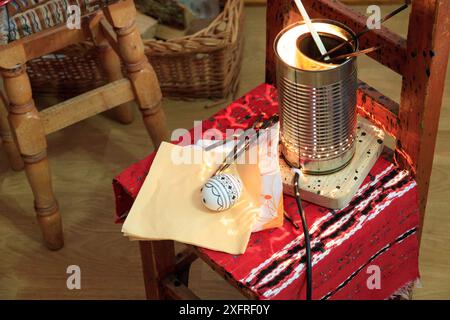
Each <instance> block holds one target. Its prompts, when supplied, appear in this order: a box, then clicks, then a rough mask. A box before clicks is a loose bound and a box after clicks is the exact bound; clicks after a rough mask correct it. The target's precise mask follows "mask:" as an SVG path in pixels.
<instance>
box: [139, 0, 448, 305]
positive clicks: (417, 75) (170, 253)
mask: <svg viewBox="0 0 450 320" xmlns="http://www.w3.org/2000/svg"><path fill="white" fill-rule="evenodd" d="M303 3H304V4H305V6H306V7H307V9H308V11H309V12H310V13H311V15H312V16H313V17H326V18H329V19H334V20H337V21H339V22H342V23H344V24H346V25H348V26H350V27H351V28H352V29H354V30H355V31H356V32H359V31H361V30H362V29H364V28H365V26H366V19H367V18H366V17H365V16H363V15H361V14H358V13H356V12H354V11H352V10H350V9H349V8H347V7H346V6H345V5H343V4H342V3H340V2H339V1H336V0H303ZM449 14H450V1H448V0H429V1H419V0H417V1H413V2H412V11H411V15H410V19H409V30H408V38H407V39H403V38H402V37H400V36H398V35H397V34H394V33H393V32H391V31H389V30H388V29H386V28H385V27H383V28H382V29H381V30H373V31H371V32H369V33H368V34H366V35H365V36H364V37H362V39H361V42H360V46H361V49H365V48H369V47H372V46H381V50H380V51H379V52H377V53H372V54H371V55H370V56H371V57H372V58H374V59H375V60H377V61H378V62H380V63H382V64H383V65H385V66H387V67H389V68H390V69H392V70H393V71H395V72H397V73H398V74H401V75H402V76H403V86H402V95H401V102H400V104H397V103H395V102H394V101H392V100H390V99H389V98H387V97H385V96H383V95H382V94H381V93H379V92H377V91H376V90H374V89H373V88H369V87H368V86H367V85H365V84H363V83H360V88H359V89H358V112H359V114H360V115H361V116H364V117H366V118H368V119H370V120H371V121H372V122H373V123H375V124H376V125H378V126H379V127H381V128H383V129H384V130H385V131H386V132H387V133H388V134H389V135H391V136H393V137H395V138H396V139H397V147H396V150H395V159H394V160H395V162H396V163H397V164H399V165H400V167H401V168H407V169H409V170H410V172H411V173H412V174H413V176H414V177H415V179H416V181H417V183H418V188H419V196H420V217H421V221H420V227H421V226H422V224H423V218H424V213H425V207H426V202H427V194H428V187H429V181H430V175H431V168H432V163H433V157H434V148H435V142H436V134H437V129H438V120H439V113H440V109H441V103H442V96H443V89H444V81H445V70H446V69H447V63H448V58H449V50H450V33H449V32H448V30H449V29H450V20H449V19H448V15H449ZM299 19H300V16H299V13H298V11H297V10H296V9H295V8H294V2H293V1H291V0H273V1H268V8H267V59H266V82H267V83H269V84H274V83H275V81H274V80H275V60H274V58H275V57H274V52H273V50H272V48H273V42H274V39H275V37H276V35H277V34H278V33H279V32H280V31H281V30H282V28H283V27H285V26H287V25H289V24H290V23H293V22H295V21H298V20H299ZM259 245H260V246H264V244H259ZM140 247H141V256H142V264H143V269H144V281H145V286H146V292H147V297H148V298H150V299H163V298H188V299H189V298H195V297H196V296H195V295H193V293H192V292H191V291H190V290H189V289H188V287H187V284H188V282H187V277H188V274H189V266H190V264H191V262H192V261H193V260H194V259H195V258H196V255H198V256H200V258H201V259H202V260H204V261H205V262H206V263H207V264H209V265H210V266H211V267H212V268H213V269H214V270H215V271H216V272H218V273H219V274H220V275H221V276H223V277H224V278H225V279H226V280H227V281H228V282H230V283H231V284H232V285H233V286H235V287H236V288H238V290H240V291H241V292H242V293H243V294H244V295H246V296H247V297H250V298H255V297H257V295H256V293H254V292H250V291H249V290H248V288H245V286H243V285H242V284H241V283H240V282H239V279H235V278H234V277H233V276H232V275H230V274H229V273H227V272H225V271H224V267H223V266H221V265H218V264H216V263H215V262H214V260H213V259H212V258H211V256H209V254H208V253H206V254H205V252H204V251H201V250H199V249H198V248H195V247H189V248H188V249H187V250H186V251H184V252H183V253H181V254H180V255H178V256H175V255H174V252H175V251H174V244H173V242H172V241H141V242H140ZM230 259H231V258H230Z"/></svg>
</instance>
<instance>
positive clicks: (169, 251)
mask: <svg viewBox="0 0 450 320" xmlns="http://www.w3.org/2000/svg"><path fill="white" fill-rule="evenodd" d="M139 246H140V250H141V259H142V270H143V273H144V282H145V293H146V296H147V299H149V300H162V299H167V296H166V295H165V292H164V288H163V285H162V280H163V279H164V278H165V277H166V276H167V275H168V274H170V273H172V272H173V271H174V268H175V262H176V260H175V247H174V243H173V241H139Z"/></svg>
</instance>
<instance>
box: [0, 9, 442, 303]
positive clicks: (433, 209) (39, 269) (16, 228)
mask: <svg viewBox="0 0 450 320" xmlns="http://www.w3.org/2000/svg"><path fill="white" fill-rule="evenodd" d="M392 8H393V7H383V12H387V10H390V9H392ZM359 9H361V10H363V9H364V8H359ZM264 17H265V11H264V8H259V7H252V8H248V9H247V14H246V29H245V32H246V50H245V58H244V66H243V73H242V78H241V88H240V93H241V94H242V93H244V92H246V91H248V90H250V89H252V88H253V87H255V86H256V85H258V84H260V83H262V82H263V79H264V55H265V40H264V39H265V26H264ZM407 17H408V14H407V13H404V14H402V15H401V16H399V17H398V18H395V19H394V21H392V22H390V23H388V25H389V26H391V27H393V28H394V29H396V30H398V32H400V33H401V34H403V35H404V34H405V33H406V29H407ZM360 77H361V78H362V79H363V80H365V81H367V82H369V84H371V85H373V86H375V87H376V88H378V89H380V91H382V92H388V93H390V95H391V97H393V98H395V99H397V100H398V97H399V94H400V82H401V78H400V77H399V76H397V75H395V74H393V73H392V72H389V71H387V70H384V69H382V68H380V67H379V65H377V64H375V63H374V62H372V61H370V60H369V59H361V60H360ZM447 78H449V77H447ZM206 103H208V101H197V102H189V103H188V102H183V101H166V103H165V110H166V112H167V115H168V119H169V125H170V128H172V129H174V128H179V127H185V128H189V127H192V125H193V121H194V120H200V119H203V118H205V117H207V116H209V115H211V114H213V113H215V112H217V111H218V110H219V108H220V106H218V107H216V108H213V109H205V108H203V106H204V105H205V104H206ZM222 106H223V105H222ZM449 140H450V81H447V86H446V95H445V99H444V106H443V112H442V116H441V122H440V126H439V135H438V142H437V148H436V155H435V160H434V166H433V175H432V179H431V188H430V196H429V202H428V209H427V216H426V221H425V229H424V233H423V242H422V249H421V256H420V269H421V274H422V285H423V288H420V289H416V290H415V292H414V298H415V299H450V232H449V230H450V214H449V210H448V208H449V206H450V188H449V185H450V178H449V176H450V149H449V148H448V141H449ZM49 146H50V149H49V156H50V161H51V168H52V171H53V177H54V179H53V182H54V187H55V190H56V195H57V197H58V200H59V204H60V207H61V211H62V215H63V219H64V228H65V236H66V238H65V239H66V246H65V247H64V249H62V250H61V251H58V252H50V251H47V250H46V249H45V248H44V247H43V245H42V244H41V241H40V240H41V238H40V234H39V231H38V227H37V225H36V222H35V218H34V213H33V199H32V196H31V191H30V188H29V186H28V184H27V183H26V180H25V176H24V173H23V172H19V173H15V172H11V171H9V169H8V166H7V165H6V159H5V156H4V154H3V152H1V150H0V235H1V237H0V256H1V258H0V299H77V298H82V299H143V298H144V286H143V280H142V275H141V269H140V260H139V253H138V248H137V244H136V243H132V242H128V241H127V239H126V238H124V237H122V235H121V233H120V226H118V225H115V224H114V223H113V212H114V198H113V192H112V188H111V180H112V178H113V177H114V175H116V174H117V173H119V172H120V171H121V170H122V169H124V168H125V167H127V166H128V165H129V164H131V163H132V162H135V161H137V160H139V159H141V158H143V157H144V156H146V155H147V154H149V153H150V152H151V150H152V149H151V147H150V142H149V139H148V137H147V135H146V133H145V129H144V127H143V125H142V123H141V121H140V119H139V118H137V121H135V122H134V123H133V124H132V125H129V126H123V125H119V124H117V123H116V122H113V121H112V120H110V119H109V118H108V117H105V116H103V115H101V116H97V117H94V118H91V119H89V120H87V121H84V122H82V123H79V124H76V125H74V126H72V127H69V128H67V129H65V130H63V131H61V132H58V133H55V134H52V135H51V136H49ZM69 265H78V266H80V268H81V277H82V279H81V286H82V288H81V290H73V291H70V290H68V289H67V288H66V279H67V274H66V269H67V267H68V266H69ZM191 283H192V288H193V289H194V291H195V292H196V293H197V294H199V295H200V296H201V297H203V298H211V299H239V298H242V297H241V296H240V294H238V293H237V292H236V291H235V290H234V289H233V288H231V287H230V286H229V285H228V284H227V283H226V282H224V281H223V280H222V279H221V278H219V277H218V276H217V275H215V273H214V272H212V271H211V270H210V269H209V267H208V266H206V265H205V264H204V263H202V262H199V261H196V262H195V263H194V265H193V268H192V271H191Z"/></svg>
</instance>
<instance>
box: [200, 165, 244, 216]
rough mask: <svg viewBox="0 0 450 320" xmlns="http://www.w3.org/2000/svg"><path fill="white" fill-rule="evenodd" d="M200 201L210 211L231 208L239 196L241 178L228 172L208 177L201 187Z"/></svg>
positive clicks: (240, 192)
mask: <svg viewBox="0 0 450 320" xmlns="http://www.w3.org/2000/svg"><path fill="white" fill-rule="evenodd" d="M201 191H202V202H203V204H204V205H205V206H206V207H207V208H208V209H210V210H212V211H216V212H219V211H224V210H227V209H229V208H231V207H232V206H233V205H234V204H235V203H236V202H237V201H238V200H239V198H240V197H241V194H242V182H241V180H240V179H239V178H238V177H236V176H234V175H232V174H228V173H222V174H218V175H216V176H214V177H212V178H210V179H209V180H208V181H207V182H206V183H205V185H204V186H203V188H202V190H201Z"/></svg>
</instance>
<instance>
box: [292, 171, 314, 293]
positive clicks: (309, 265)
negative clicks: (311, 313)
mask: <svg viewBox="0 0 450 320" xmlns="http://www.w3.org/2000/svg"><path fill="white" fill-rule="evenodd" d="M299 180H300V174H299V173H298V172H296V173H295V175H294V191H295V201H296V202H297V207H298V211H299V214H300V217H301V218H302V225H303V234H304V237H305V248H306V300H312V262H311V239H310V236H309V230H308V225H307V224H306V215H305V210H303V206H302V199H301V197H300V187H299V185H298V183H299Z"/></svg>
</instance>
